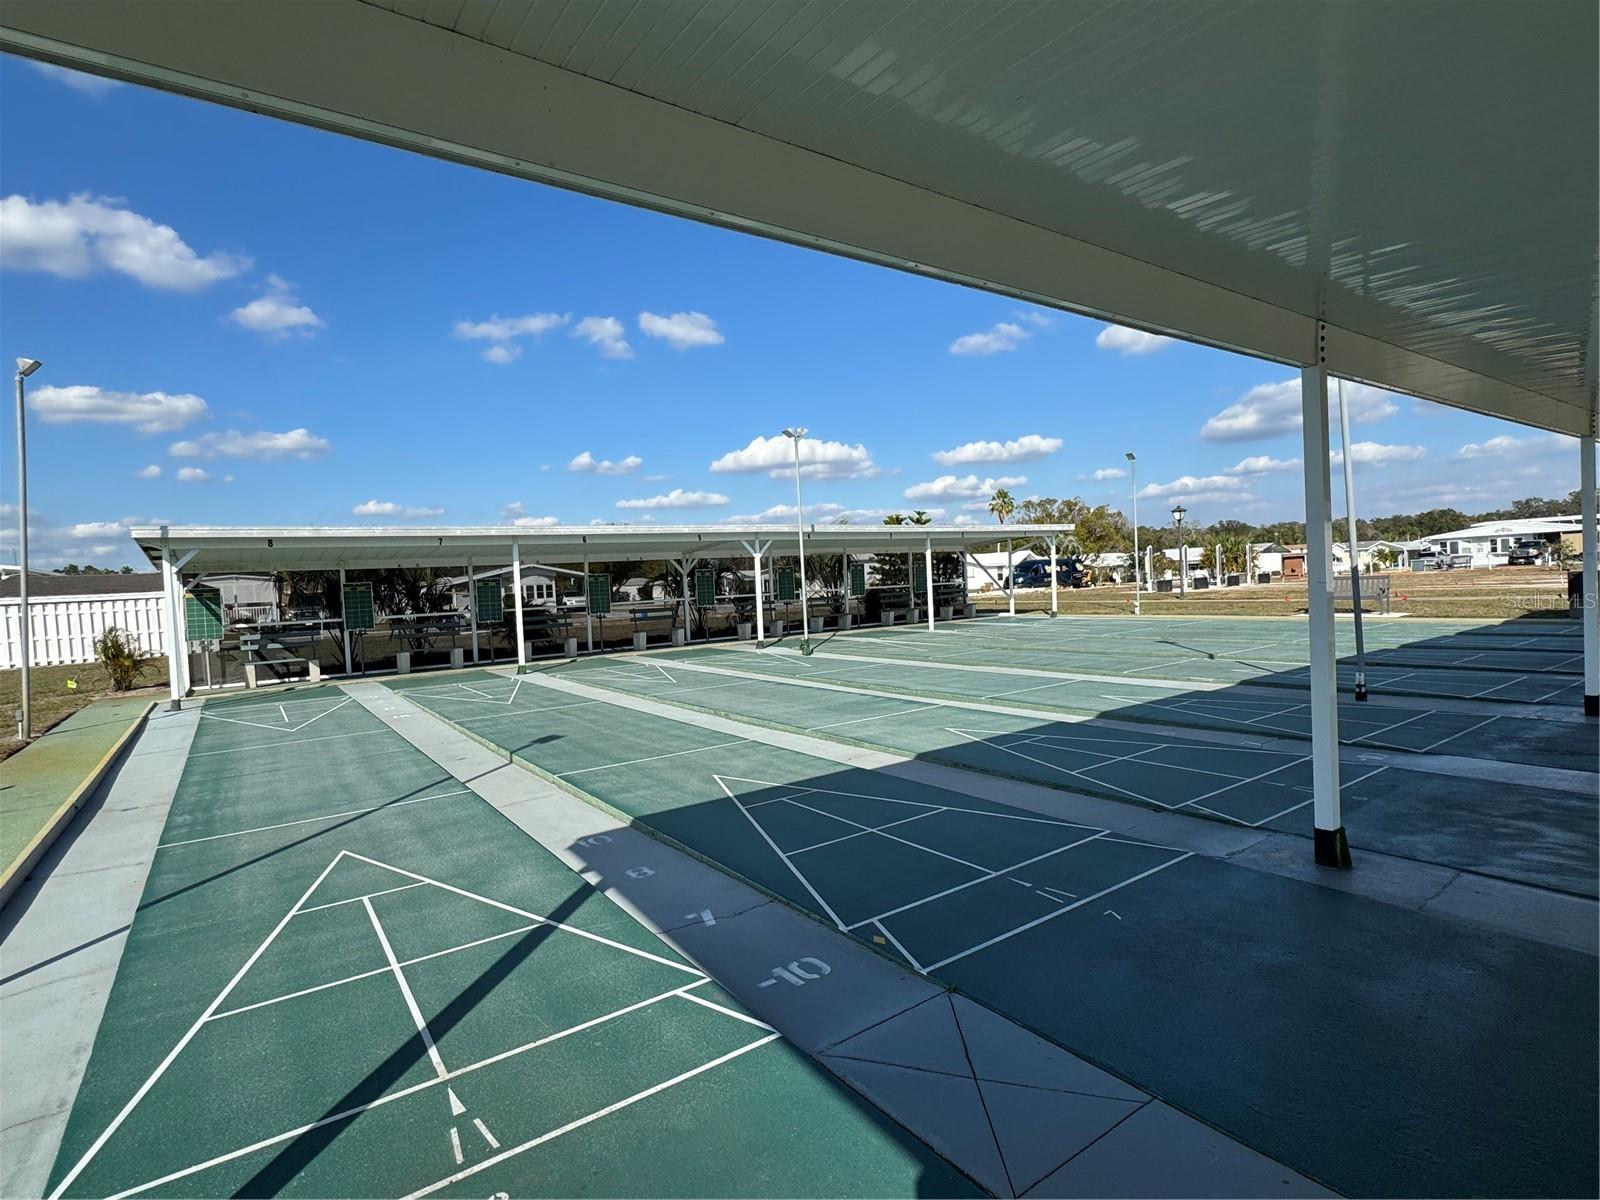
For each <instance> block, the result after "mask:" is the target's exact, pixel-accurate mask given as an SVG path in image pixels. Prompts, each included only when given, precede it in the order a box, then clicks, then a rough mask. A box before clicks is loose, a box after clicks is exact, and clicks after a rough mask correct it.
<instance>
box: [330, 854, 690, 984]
mask: <svg viewBox="0 0 1600 1200" xmlns="http://www.w3.org/2000/svg"><path fill="white" fill-rule="evenodd" d="M339 853H340V854H341V855H345V856H348V857H350V858H353V859H356V860H358V861H359V862H364V863H367V864H369V865H371V866H374V867H382V868H383V869H384V870H386V871H393V872H394V873H395V874H396V875H404V876H406V877H407V878H408V879H420V880H421V881H422V882H423V883H431V884H433V886H434V887H437V888H443V889H444V890H445V891H447V892H453V893H455V894H456V895H457V896H464V897H466V898H467V899H468V900H477V901H480V902H481V903H484V904H487V905H488V906H489V907H490V908H498V909H499V910H500V911H501V912H508V913H511V914H512V915H513V916H518V917H523V918H526V919H527V920H529V921H533V922H534V923H536V924H539V925H551V926H554V927H555V928H556V929H562V930H565V931H566V932H568V933H574V934H577V935H578V936H579V937H581V938H588V939H589V940H590V941H591V942H599V943H600V944H601V945H603V946H610V947H611V948H612V949H613V950H622V951H624V952H626V953H628V954H632V955H634V956H635V957H636V958H644V959H648V960H649V961H650V962H653V963H660V964H661V965H662V966H663V967H671V968H672V969H673V970H675V971H683V972H685V973H686V974H689V975H698V976H700V978H701V979H702V980H704V979H705V978H707V976H706V974H705V972H704V971H701V970H698V969H697V968H695V967H687V966H684V965H683V964H682V963H679V962H673V961H672V960H671V959H670V958H662V957H661V956H660V955H658V954H651V953H650V952H649V951H647V950H640V949H638V948H637V947H634V946H629V945H627V944H626V943H624V942H615V941H612V940H611V939H610V938H608V937H601V936H600V935H599V934H598V933H590V932H589V931H588V930H587V929H579V928H578V927H577V926H576V925H566V924H563V923H562V922H560V921H553V920H551V919H550V918H549V917H542V916H540V915H539V914H538V913H531V912H528V911H527V910H525V909H521V908H517V907H515V906H514V905H511V904H506V903H503V902H502V901H499V900H491V899H490V898H489V897H488V896H481V895H479V894H478V893H477V892H469V891H467V889H466V888H459V887H456V886H455V885H454V884H453V883H440V882H439V881H438V880H437V879H429V878H428V877H427V876H426V875H418V874H417V873H416V872H415V871H408V870H406V869H405V868H404V867H396V866H393V865H391V864H389V863H386V862H379V861H378V860H377V859H375V858H368V857H367V856H366V855H365V854H357V853H356V852H355V851H354V850H341V851H339Z"/></svg>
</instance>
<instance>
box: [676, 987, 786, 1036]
mask: <svg viewBox="0 0 1600 1200" xmlns="http://www.w3.org/2000/svg"><path fill="white" fill-rule="evenodd" d="M674 994H675V995H676V996H677V998H678V999H680V1000H688V1001H690V1002H691V1003H694V1004H698V1005H699V1006H700V1007H701V1008H709V1009H710V1010H711V1011H712V1012H719V1013H721V1014H722V1015H723V1016H725V1017H732V1018H733V1019H734V1020H735V1021H743V1022H744V1023H745V1024H746V1025H754V1026H755V1027H756V1028H757V1029H765V1030H766V1031H767V1032H769V1033H775V1032H776V1030H774V1029H773V1028H772V1026H771V1025H768V1024H767V1023H766V1022H765V1021H758V1020H756V1019H755V1018H754V1017H752V1016H750V1015H749V1014H747V1013H742V1012H735V1011H734V1010H733V1009H731V1008H724V1007H723V1006H722V1005H720V1004H718V1003H716V1002H715V1001H713V1000H707V999H706V998H705V997H704V996H696V995H695V994H694V993H693V992H686V991H682V990H680V991H678V992H676V993H674Z"/></svg>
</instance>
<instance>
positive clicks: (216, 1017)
mask: <svg viewBox="0 0 1600 1200" xmlns="http://www.w3.org/2000/svg"><path fill="white" fill-rule="evenodd" d="M418 886H419V887H420V886H421V885H420V884H419V885H418ZM356 898H357V899H358V900H359V899H362V898H363V897H360V896H358V897H356ZM306 911H307V912H310V911H311V910H310V909H307V910H306ZM388 973H389V968H388V967H373V968H372V970H370V971H361V972H359V973H358V974H355V975H346V976H345V977H344V978H343V979H330V980H329V981H328V982H327V983H319V984H315V985H313V986H312V987H308V988H301V989H300V990H299V991H298V992H288V993H286V994H284V995H282V996H274V997H272V999H270V1000H257V1001H256V1002H255V1003H254V1004H241V1005H240V1006H239V1007H238V1008H225V1009H223V1010H222V1011H221V1012H219V1013H212V1014H211V1015H210V1016H209V1017H207V1018H206V1020H207V1021H208V1022H210V1021H221V1020H222V1019H224V1018H225V1017H236V1016H238V1015H239V1014H240V1013H247V1012H254V1011H255V1010H256V1009H258V1008H270V1007H271V1006H272V1005H274V1004H282V1003H283V1002H284V1001H286V1000H298V999H299V998H300V997H301V996H309V995H311V994H312V993H313V992H325V991H327V990H328V989H329V988H336V987H343V986H344V985H345V984H347V983H357V982H359V981H361V980H363V979H371V978H372V977H373V976H374V975H387V974H388Z"/></svg>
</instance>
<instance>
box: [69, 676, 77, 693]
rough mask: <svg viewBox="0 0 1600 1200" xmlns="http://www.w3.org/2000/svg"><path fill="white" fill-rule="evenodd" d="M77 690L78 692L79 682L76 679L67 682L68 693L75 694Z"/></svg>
mask: <svg viewBox="0 0 1600 1200" xmlns="http://www.w3.org/2000/svg"><path fill="white" fill-rule="evenodd" d="M77 690H78V681H77V680H76V679H69V680H67V691H69V692H75V691H77Z"/></svg>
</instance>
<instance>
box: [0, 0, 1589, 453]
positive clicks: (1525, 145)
mask: <svg viewBox="0 0 1600 1200" xmlns="http://www.w3.org/2000/svg"><path fill="white" fill-rule="evenodd" d="M1597 12H1600V6H1596V5H1595V4H1593V3H1587V2H1584V0H1478V2H1476V3H1470V4H1466V3H1456V2H1451V0H1410V2H1409V3H1406V4H1383V3H1375V2H1372V3H1343V2H1338V0H1317V2H1312V0H1306V2H1301V3H1293V4H1289V3H1282V2H1281V0H1190V2H1188V3H1184V4H1181V5H1178V4H1171V3H1167V2H1165V0H1120V2H1117V3H1111V2H1109V0H1072V2H1068V0H1054V2H1032V0H1014V2H1010V3H1001V2H999V0H993V2H991V0H945V2H942V3H916V2H915V0H853V2H851V3H837V2H821V0H774V2H771V3H756V2H750V0H744V2H733V0H652V2H651V3H636V2H635V0H582V2H578V3H566V2H563V0H537V2H534V3H527V2H524V0H321V2H319V3H315V4H292V5H290V4H282V3H274V2H270V0H241V2H238V3H229V4H212V3H206V2H204V0H166V2H164V3H159V4H157V3H122V2H120V0H79V2H77V3H72V4H59V3H54V2H53V0H8V3H7V4H6V5H5V6H4V8H3V9H0V45H3V46H4V48H6V49H8V50H13V51H16V52H18V53H23V54H27V55H31V56H34V57H37V58H41V59H46V60H49V61H54V62H59V63H65V64H67V65H71V66H75V67H78V68H80V69H84V70H89V71H96V72H99V73H103V74H109V75H114V76H119V77H122V78H127V79H133V80H137V81H141V82H145V83H150V84H154V85H155V86H158V87H163V88H168V89H171V90H175V91H180V92H186V93H189V94H192V95H197V96H203V97H206V98H209V99H212V100H216V101H219V102H221V103H225V104H231V105H234V106H237V107H242V108H248V109H254V110H258V111H262V112H268V113H272V114H275V115H278V116H282V117H287V118H289V119H291V120H296V121H302V122H306V123H308V124H313V125H318V126H322V127H325V128H330V129H336V130H340V131H343V132H347V133H351V134H354V135H356V136H360V137H365V138H370V139H373V140H377V141H383V142H387V143H390V144H394V145H398V146H403V147H407V148H410V149H414V150H418V151H421V152H423V153H427V154H432V155H437V156H440V157H445V158H451V159H456V160H459V161H463V162H468V163H475V164H479V165H483V166H487V167H489V168H491V169H494V170H498V171H503V172H506V173H510V174H517V175H522V176H526V177H529V178H535V179H541V180H545V181H548V182H554V183H558V184H561V185H563V186H568V187H575V188H579V189H583V190H586V191H591V192H595V193H598V194H602V195H606V196H611V197H615V198H618V199H623V200H627V201H629V202H633V203H639V204H645V205H649V206H651V207H656V208H660V209H664V210H667V211H671V212H675V213H680V214H684V215H688V216H691V217H695V218H698V219H702V220H708V221H713V222H717V223H721V224H725V225H729V226H733V227H736V228H740V229H747V230H751V231H755V232H760V233H764V234H768V235H771V236H775V237H779V238H783V239H786V240H790V241H794V242H799V243H801V244H805V245H814V246H820V247H823V248H826V249H830V250H833V251H836V252H840V253H844V254H848V255H852V256H855V257H859V258H865V259H869V260H872V261H876V262H881V263H885V264H888V265H892V266H895V267H899V268H902V269H909V270H913V271H919V272H922V273H926V274H929V275H934V276H937V277H940V278H945V279H950V280H955V281H959V282H965V283H972V284H977V285H980V286H983V287H987V288H992V289H995V290H997V291H1000V292H1003V293H1008V294H1011V295H1014V296H1018V297H1021V298H1026V299H1028V300H1032V301H1035V302H1038V303H1041V304H1047V305H1055V306H1059V307H1063V308H1069V309H1072V310H1075V311H1080V312H1086V313H1090V314H1094V315H1099V316H1104V317H1107V318H1108V319H1113V320H1117V321H1120V322H1123V323H1125V324H1130V325H1136V326H1140V327H1142V328H1147V329H1153V330H1158V331H1161V332H1170V333H1177V334H1182V335H1186V336H1190V337H1193V338H1196V339H1198V340H1201V341H1206V342H1210V343H1213V344H1217V345H1223V346H1228V347H1231V348H1235V349H1240V350H1244V351H1248V352H1251V353H1255V354H1259V355H1263V356H1265V357H1268V358H1271V359H1275V360H1278V361H1281V362H1285V363H1310V362H1315V361H1319V359H1320V360H1322V361H1325V362H1326V363H1327V365H1328V366H1329V368H1330V370H1332V371H1334V372H1335V373H1337V374H1341V375H1345V376H1348V377H1350V378H1354V379H1361V380H1365V381H1368V382H1371V383H1374V384H1378V385H1380V386H1385V387H1390V388H1394V389H1396V390H1399V391H1405V392H1410V393H1413V394H1416V395H1421V396H1427V397H1430V398H1433V399H1437V400H1442V401H1444V402H1446V403H1452V404H1457V405H1459V406H1461V407H1464V408H1469V409H1473V410H1475V411H1478V412H1483V413H1489V414H1492V415H1496V416H1501V417H1506V418H1509V419H1511V420H1514V421H1519V422H1524V423H1527V424H1533V425H1539V426H1543V427H1545V428H1548V429H1553V430H1559V431H1562V432H1565V433H1571V434H1583V433H1592V432H1593V431H1594V428H1595V419H1596V418H1595V405H1596V399H1595V398H1596V365H1595V349H1596V347H1595V340H1596V319H1597V316H1596V307H1597V302H1596V283H1595V279H1596V270H1597V263H1600V255H1597V238H1596V211H1597V178H1600V169H1597V141H1600V139H1597V111H1600V93H1597V75H1600V71H1597V56H1596V44H1597V31H1600V28H1597V22H1600V16H1597ZM1319 321H1325V322H1326V328H1323V327H1322V326H1320V325H1319Z"/></svg>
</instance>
